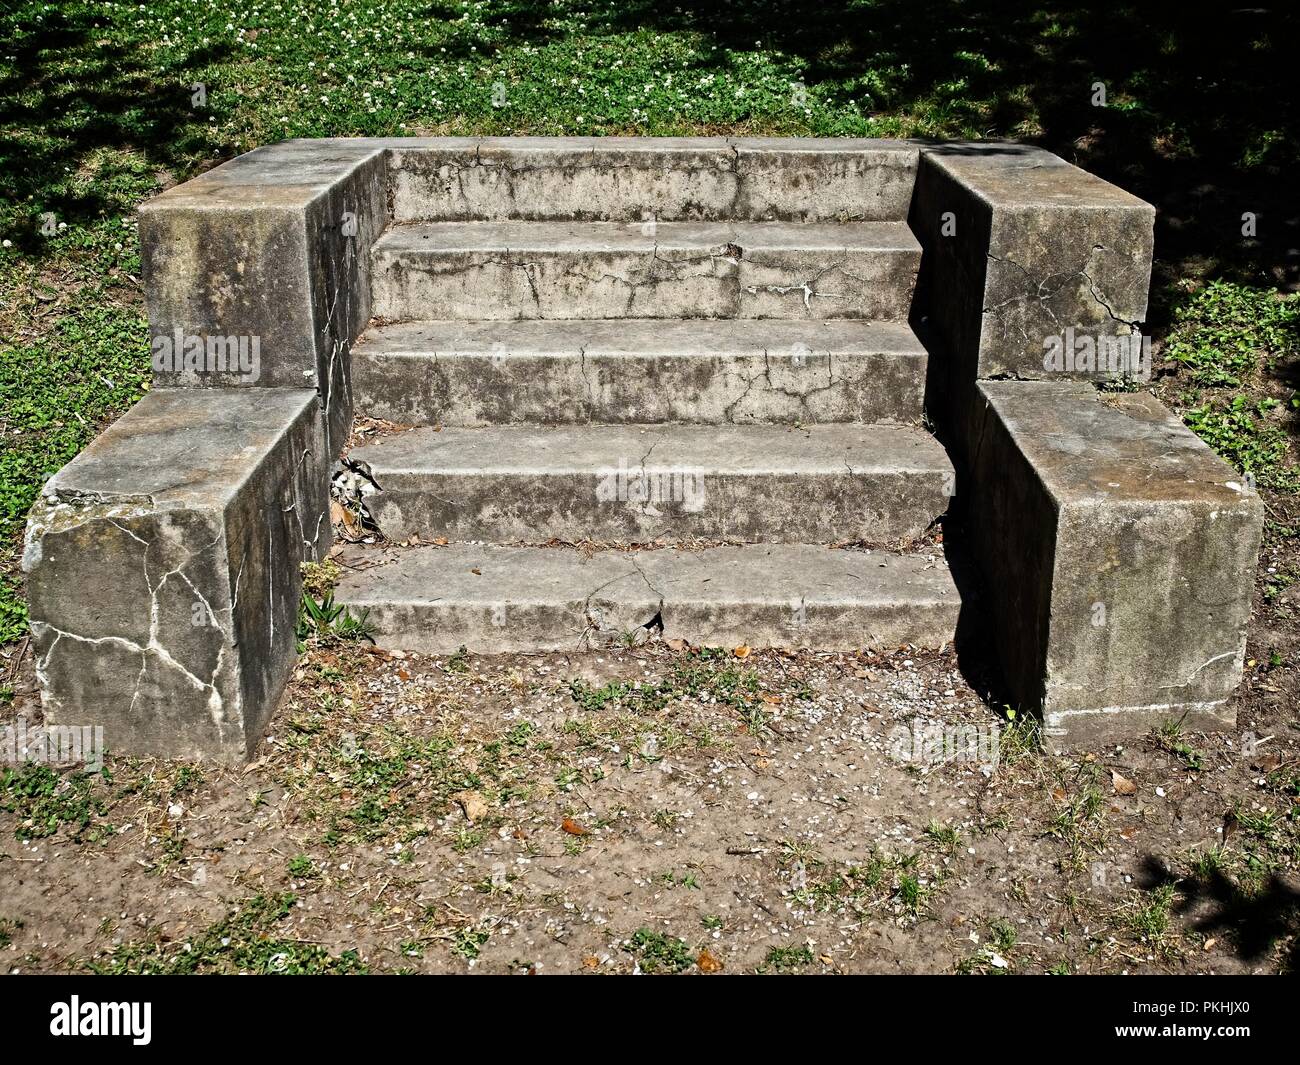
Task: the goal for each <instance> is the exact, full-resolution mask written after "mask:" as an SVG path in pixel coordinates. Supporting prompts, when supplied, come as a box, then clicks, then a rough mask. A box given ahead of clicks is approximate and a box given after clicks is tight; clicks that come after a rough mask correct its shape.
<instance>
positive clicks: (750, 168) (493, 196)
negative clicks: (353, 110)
mask: <svg viewBox="0 0 1300 1065" xmlns="http://www.w3.org/2000/svg"><path fill="white" fill-rule="evenodd" d="M918 158H919V148H918V146H917V145H916V144H914V143H912V142H909V141H900V140H867V139H849V138H843V139H831V140H828V139H813V138H799V137H740V138H723V137H689V138H675V137H501V138H484V139H475V138H468V137H467V138H431V139H429V140H428V141H425V142H421V141H419V140H413V141H404V142H402V143H401V144H400V145H399V146H395V147H393V148H391V149H390V151H389V170H390V175H389V176H390V182H389V188H390V197H391V200H392V212H393V214H392V217H393V221H394V222H398V223H403V222H465V221H507V220H512V219H513V220H529V221H559V220H568V221H609V222H633V221H649V220H655V221H661V222H672V221H792V222H829V221H842V222H854V221H856V222H889V221H894V222H897V221H902V220H903V219H904V218H906V217H907V209H908V204H909V202H910V200H911V197H912V185H913V183H914V181H915V178H916V168H917V161H918Z"/></svg>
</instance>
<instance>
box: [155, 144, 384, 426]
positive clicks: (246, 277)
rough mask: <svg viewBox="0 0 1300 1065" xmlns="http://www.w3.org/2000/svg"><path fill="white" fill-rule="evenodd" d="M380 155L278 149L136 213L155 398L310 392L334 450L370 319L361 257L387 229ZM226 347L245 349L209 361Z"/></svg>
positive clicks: (373, 147) (347, 147) (347, 415)
mask: <svg viewBox="0 0 1300 1065" xmlns="http://www.w3.org/2000/svg"><path fill="white" fill-rule="evenodd" d="M384 155H385V149H384V148H383V147H382V145H377V144H374V143H371V142H366V141H328V140H325V141H286V142H285V143H283V144H275V145H269V146H267V147H265V148H258V149H257V150H255V151H252V152H249V153H248V154H247V155H242V156H240V157H239V158H237V159H232V160H231V161H230V162H228V163H225V164H223V165H222V166H219V167H217V168H215V169H214V170H211V171H209V172H208V173H206V174H203V175H202V176H200V177H197V178H195V179H194V180H192V181H188V182H186V183H185V184H183V185H179V186H177V187H176V188H173V189H169V190H168V191H167V192H164V193H163V194H162V195H160V196H158V197H156V198H155V199H153V200H151V201H150V202H149V203H147V204H145V205H144V206H143V207H142V208H141V209H140V242H141V255H142V262H143V270H144V282H145V297H146V303H147V306H148V312H149V323H150V334H151V341H152V343H153V348H154V369H155V380H156V382H157V383H158V384H159V385H160V386H176V385H180V386H189V387H217V388H225V387H247V386H257V387H278V388H304V387H308V388H310V387H314V388H315V389H316V390H317V393H318V394H319V396H320V402H321V406H322V408H323V410H324V411H325V414H326V421H327V427H328V432H329V447H330V450H331V451H334V452H337V451H338V450H339V448H340V447H341V446H342V444H343V441H344V440H345V439H346V438H347V434H348V431H349V429H350V426H351V418H352V388H351V379H350V368H349V360H348V354H349V352H350V350H351V345H352V343H353V341H354V340H356V338H357V337H358V336H359V335H360V333H361V331H362V330H363V329H364V328H365V326H366V323H367V322H368V321H369V318H370V254H369V253H370V246H371V244H373V243H374V241H375V239H376V238H377V237H378V235H379V233H380V232H381V231H382V230H383V228H384V226H385V225H386V224H387V219H388V207H387V170H386V166H385V159H384ZM194 338H197V340H196V339H194ZM223 344H224V345H225V351H226V352H233V351H235V350H236V349H238V348H239V345H240V344H242V345H243V348H242V349H240V356H239V357H236V358H234V360H233V362H232V359H230V358H227V359H226V360H225V361H224V363H222V362H221V361H219V360H216V359H213V358H212V357H211V356H210V355H209V349H210V347H211V346H216V347H217V349H218V350H220V348H221V346H222V345H223ZM232 344H233V345H234V347H233V348H232V347H231V345H232ZM222 353H223V354H224V353H225V352H222Z"/></svg>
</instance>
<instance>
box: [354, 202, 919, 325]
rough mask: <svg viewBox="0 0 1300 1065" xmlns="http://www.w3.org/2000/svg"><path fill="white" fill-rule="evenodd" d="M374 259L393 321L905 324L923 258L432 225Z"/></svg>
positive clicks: (680, 234) (784, 244)
mask: <svg viewBox="0 0 1300 1065" xmlns="http://www.w3.org/2000/svg"><path fill="white" fill-rule="evenodd" d="M371 254H372V256H373V270H372V274H371V286H372V293H373V300H372V313H373V314H374V315H375V316H376V317H378V318H381V319H385V320H388V321H410V320H412V319H454V318H466V319H503V318H868V319H877V318H894V319H901V318H906V317H907V312H908V308H909V307H910V306H911V301H912V289H913V287H914V286H915V282H916V273H917V269H918V267H919V265H920V261H921V246H920V244H918V243H917V240H916V238H915V237H914V236H913V235H912V231H911V230H910V229H909V228H908V227H907V224H906V223H904V222H845V223H810V224H801V223H791V222H736V223H723V222H662V223H654V224H650V223H646V224H641V225H637V224H634V223H622V222H433V223H428V224H425V225H408V226H394V227H393V228H391V229H389V230H388V231H387V232H386V233H384V235H383V236H382V237H380V239H379V240H378V241H377V242H376V243H375V245H374V247H373V249H372V252H371Z"/></svg>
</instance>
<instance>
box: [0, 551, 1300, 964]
mask: <svg viewBox="0 0 1300 1065" xmlns="http://www.w3.org/2000/svg"><path fill="white" fill-rule="evenodd" d="M1274 569H1276V567H1274ZM1268 571H1269V558H1268V557H1266V558H1265V560H1264V562H1263V563H1262V564H1261V581H1260V594H1259V603H1258V608H1257V620H1256V624H1255V629H1254V632H1253V634H1252V637H1251V642H1250V647H1249V651H1248V656H1247V657H1248V663H1249V664H1248V668H1247V677H1246V680H1245V682H1244V683H1243V685H1242V688H1241V690H1240V692H1239V693H1238V696H1237V699H1236V702H1237V706H1238V719H1239V724H1238V729H1237V730H1236V731H1234V732H1233V733H1230V734H1221V735H1197V734H1190V733H1180V732H1178V731H1176V730H1174V729H1170V730H1167V731H1165V732H1162V733H1157V734H1152V735H1151V736H1149V737H1146V738H1143V739H1141V740H1140V741H1137V742H1133V743H1132V744H1130V745H1126V746H1124V747H1122V748H1107V749H1101V750H1095V751H1086V752H1077V753H1075V754H1072V755H1070V756H1068V757H1054V756H1049V755H1045V754H1043V753H1041V751H1040V750H1039V749H1038V748H1037V745H1036V737H1035V733H1034V727H1033V725H1032V723H1022V722H1013V723H1011V724H1010V725H1009V724H1008V722H1007V721H1006V720H1005V718H1004V717H1003V716H1001V715H999V713H998V712H996V711H995V710H994V709H992V708H991V707H990V706H989V705H988V704H987V702H986V701H985V700H984V699H983V698H982V697H981V692H980V691H977V690H976V687H978V688H980V689H981V690H982V689H983V684H982V681H981V680H980V679H979V678H980V677H981V675H982V667H981V664H980V655H979V652H978V650H976V651H969V650H965V649H964V650H963V654H962V658H961V665H960V668H959V664H958V656H957V655H956V654H955V653H953V652H951V651H948V652H941V653H928V654H920V653H912V652H910V651H909V650H908V649H899V650H898V651H895V652H893V653H889V654H884V655H848V654H815V653H781V652H772V651H765V652H759V651H754V652H749V653H747V649H743V648H742V649H740V651H739V653H738V652H737V650H736V649H724V650H719V651H699V650H695V649H690V648H684V647H680V646H678V645H667V644H663V643H656V644H653V645H649V646H643V647H638V648H621V649H618V650H612V651H607V652H588V653H583V654H540V655H512V656H497V657H485V656H477V655H455V656H451V657H450V658H447V657H444V658H434V657H428V656H417V655H390V654H387V653H385V652H381V651H376V650H374V649H373V648H369V647H367V646H366V645H360V644H356V643H344V642H327V643H325V644H323V645H314V646H311V647H309V648H308V650H307V652H306V653H305V654H304V656H303V657H302V660H301V662H300V665H299V668H298V670H297V674H296V677H295V680H294V682H293V684H292V686H291V689H290V691H289V692H288V693H287V694H286V697H285V699H284V701H283V703H282V705H281V707H280V709H279V711H278V712H277V714H276V716H275V718H274V720H273V722H272V725H271V728H270V731H269V734H268V736H267V737H266V739H265V740H264V741H263V742H262V744H261V746H260V748H259V751H258V757H257V759H256V761H254V762H253V763H252V765H250V766H249V767H247V768H246V769H243V770H229V769H215V768H212V767H209V766H195V765H188V764H182V763H176V762H160V761H159V762H153V761H126V760H122V759H110V760H109V762H108V765H107V767H106V769H107V772H106V773H105V774H103V775H102V776H93V777H85V776H79V775H77V774H75V773H67V772H63V773H58V774H55V773H50V772H48V771H44V770H35V769H29V770H20V771H19V772H18V773H16V774H15V773H11V774H10V776H9V778H8V779H7V781H6V784H5V787H4V789H3V791H2V792H0V806H3V809H0V885H2V886H3V890H2V891H0V945H2V946H0V964H2V965H3V966H4V970H5V971H19V972H66V971H84V970H100V971H110V972H115V971H130V972H135V971H159V972H249V971H252V972H319V971H326V972H350V971H371V972H403V971H412V972H426V971H437V972H446V971H451V972H463V971H486V972H511V973H533V972H536V973H597V972H635V971H641V972H678V971H685V972H700V971H703V972H715V971H721V972H806V973H832V972H989V973H995V972H1012V973H1042V972H1059V973H1067V972H1068V973H1094V972H1188V973H1222V972H1276V971H1287V970H1288V969H1292V968H1294V966H1295V958H1296V952H1297V945H1296V944H1297V938H1296V933H1297V931H1298V930H1300V927H1298V926H1300V894H1297V890H1296V889H1297V878H1296V868H1297V859H1300V832H1298V831H1297V817H1300V808H1298V807H1297V805H1296V804H1297V802H1298V801H1300V799H1297V795H1298V794H1300V722H1298V720H1297V711H1296V706H1297V701H1296V679H1295V672H1294V670H1293V669H1292V668H1290V666H1289V663H1290V662H1291V661H1293V660H1294V659H1293V657H1292V651H1291V648H1292V647H1293V646H1294V622H1293V621H1292V618H1293V616H1294V613H1295V610H1296V607H1297V606H1300V595H1297V594H1296V592H1297V589H1300V585H1297V586H1295V587H1292V586H1290V585H1289V584H1286V585H1284V586H1283V587H1281V588H1277V587H1276V582H1275V581H1274V578H1275V577H1276V573H1274V574H1270V573H1269V572H1268ZM1270 582H1273V583H1270ZM1279 646H1281V647H1282V648H1283V650H1284V651H1285V652H1286V653H1285V654H1284V655H1282V656H1278V655H1277V654H1276V649H1277V648H1278V647H1279ZM1279 657H1280V658H1281V659H1282V660H1283V661H1286V662H1287V663H1288V664H1287V665H1285V666H1283V665H1279V664H1277V663H1278V661H1279ZM972 663H973V665H972ZM0 668H3V667H0ZM8 668H10V669H11V670H13V672H14V677H15V686H16V687H17V688H18V689H19V697H18V699H17V700H16V701H15V703H14V704H12V705H11V707H10V713H11V714H16V713H25V714H27V715H28V716H29V718H30V717H31V716H32V715H33V714H34V713H35V711H34V706H33V698H32V696H31V691H32V689H33V688H34V678H33V677H32V676H31V674H30V662H29V656H27V657H25V658H23V659H22V660H21V663H20V661H19V660H18V656H17V654H16V653H15V654H14V655H13V657H12V659H11V662H10V664H9V667H8ZM968 676H973V677H975V684H976V687H972V686H971V683H970V682H969V681H968V680H967V677H968ZM926 722H929V723H933V722H941V723H944V724H946V725H947V726H948V727H949V729H950V735H951V730H955V729H958V728H959V727H960V726H970V727H971V728H973V729H978V730H980V731H978V732H977V733H976V735H977V736H978V737H979V738H980V739H981V740H984V741H987V740H988V738H989V737H990V736H992V735H994V730H996V735H997V739H998V741H999V752H998V753H999V758H998V762H997V764H996V766H994V765H992V764H990V763H989V762H988V761H987V759H985V760H983V761H981V760H978V759H977V760H975V761H971V760H965V759H962V758H955V759H949V760H947V761H940V762H938V764H931V763H930V762H929V761H926V760H924V759H923V760H920V761H917V760H915V759H913V760H907V759H905V758H903V757H901V755H902V754H903V753H904V751H903V747H904V743H903V741H904V740H909V738H910V737H911V736H912V735H914V734H915V731H916V728H917V726H918V724H924V723H926ZM908 730H911V731H908ZM927 735H929V736H930V737H931V738H933V736H934V733H933V731H931V732H929V733H927ZM962 735H964V736H967V737H969V735H970V733H964V734H962ZM908 750H909V751H911V753H913V754H917V753H921V754H924V753H925V752H924V751H918V750H914V749H912V748H911V747H910V746H909V747H908ZM962 752H963V753H965V754H967V755H970V754H978V753H987V746H986V745H985V746H984V747H983V748H980V749H979V750H976V749H973V748H971V747H966V748H962ZM931 753H933V752H931ZM948 753H949V754H951V753H952V750H951V749H949V751H948Z"/></svg>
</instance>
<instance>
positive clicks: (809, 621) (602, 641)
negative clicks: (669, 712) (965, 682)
mask: <svg viewBox="0 0 1300 1065" xmlns="http://www.w3.org/2000/svg"><path fill="white" fill-rule="evenodd" d="M959 606H960V604H959V602H958V601H957V599H956V597H953V599H952V600H951V601H950V602H934V603H924V604H920V603H910V604H909V603H900V604H897V605H890V604H884V603H873V604H859V605H853V606H830V605H827V606H813V607H808V606H804V607H803V609H802V611H800V610H799V607H800V604H798V603H792V604H774V603H763V602H751V603H726V604H718V603H710V602H706V601H697V602H683V601H677V602H670V603H665V604H664V607H663V612H662V620H663V623H664V632H663V636H664V638H666V639H684V640H686V641H687V642H689V643H690V644H691V645H692V646H696V647H736V646H739V645H740V644H746V645H748V646H750V647H816V648H818V649H821V650H859V649H873V650H881V649H885V648H896V647H899V646H902V645H905V644H907V645H911V646H914V647H918V648H937V647H942V646H943V645H944V644H945V643H950V642H951V641H952V639H953V634H954V632H955V630H956V627H957V614H958V610H959ZM364 609H365V610H366V611H367V615H366V620H367V622H368V623H369V624H370V625H371V626H372V627H373V630H374V636H375V642H376V643H377V644H378V645H379V646H380V647H386V648H399V649H402V650H406V651H423V652H426V653H430V654H452V653H454V652H455V651H457V650H458V649H459V648H461V647H468V648H470V649H472V650H473V651H475V652H478V653H492V652H508V651H571V650H575V649H582V648H588V647H614V646H620V645H622V644H623V643H624V642H625V640H627V639H630V638H632V637H635V638H637V639H645V638H646V637H647V635H648V634H647V633H646V631H645V630H644V629H642V628H641V627H642V626H643V625H644V624H645V623H646V622H647V621H649V620H650V619H651V618H653V617H654V616H655V614H656V613H657V612H659V609H660V608H659V600H658V599H657V598H656V597H654V596H652V595H648V594H639V595H630V596H617V597H614V596H609V595H600V596H595V597H593V598H592V599H591V600H590V601H589V602H588V601H584V600H583V599H582V598H572V599H569V600H567V601H563V602H554V603H546V604H537V603H527V602H525V603H512V602H510V601H508V600H503V601H501V602H499V603H455V602H451V603H421V604H408V603H379V604H367V605H366V606H365V607H364ZM638 630H640V631H638Z"/></svg>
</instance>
